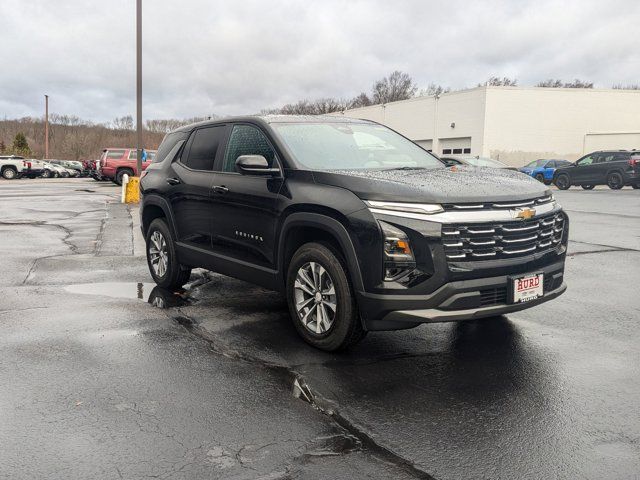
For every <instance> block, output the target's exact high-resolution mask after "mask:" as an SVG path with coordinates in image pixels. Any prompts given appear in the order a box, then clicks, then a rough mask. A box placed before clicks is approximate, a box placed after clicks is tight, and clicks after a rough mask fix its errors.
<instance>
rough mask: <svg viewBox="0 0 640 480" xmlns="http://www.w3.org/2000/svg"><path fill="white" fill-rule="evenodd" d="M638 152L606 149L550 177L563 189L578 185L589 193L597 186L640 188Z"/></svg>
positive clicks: (559, 170)
mask: <svg viewBox="0 0 640 480" xmlns="http://www.w3.org/2000/svg"><path fill="white" fill-rule="evenodd" d="M638 155H640V152H638V151H636V150H630V151H629V150H606V151H599V152H593V153H590V154H588V155H585V156H584V157H582V158H580V159H579V160H577V161H576V162H575V163H572V164H571V165H568V166H566V167H561V168H558V169H557V170H556V171H555V172H554V174H553V183H554V184H555V185H556V186H557V187H558V188H559V189H560V190H566V189H568V188H569V187H571V186H572V185H580V186H581V187H582V188H584V189H585V190H591V189H592V188H593V187H595V186H596V185H608V186H609V188H611V189H613V190H619V189H621V188H622V187H624V186H625V185H631V186H632V187H633V188H640V161H639V160H638Z"/></svg>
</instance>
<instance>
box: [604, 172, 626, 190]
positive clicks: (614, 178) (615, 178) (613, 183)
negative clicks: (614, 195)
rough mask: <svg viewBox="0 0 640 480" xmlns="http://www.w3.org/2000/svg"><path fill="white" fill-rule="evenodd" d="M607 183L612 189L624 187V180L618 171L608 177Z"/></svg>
mask: <svg viewBox="0 0 640 480" xmlns="http://www.w3.org/2000/svg"><path fill="white" fill-rule="evenodd" d="M607 185H609V188H610V189H611V190H620V189H621V188H622V187H624V180H623V179H622V175H620V174H619V173H618V172H612V173H610V174H609V176H608V177H607Z"/></svg>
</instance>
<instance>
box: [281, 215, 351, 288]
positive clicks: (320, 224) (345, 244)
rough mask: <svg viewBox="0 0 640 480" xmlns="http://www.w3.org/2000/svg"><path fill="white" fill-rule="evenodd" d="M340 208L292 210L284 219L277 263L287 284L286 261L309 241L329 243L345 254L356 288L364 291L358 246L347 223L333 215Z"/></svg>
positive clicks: (282, 282) (283, 283) (348, 269)
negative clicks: (331, 209)
mask: <svg viewBox="0 0 640 480" xmlns="http://www.w3.org/2000/svg"><path fill="white" fill-rule="evenodd" d="M335 214H337V215H340V214H339V213H338V212H308V211H296V212H292V213H290V214H289V215H287V217H286V218H285V219H284V221H283V222H282V227H281V229H280V236H279V239H278V250H277V252H278V255H277V265H278V271H279V273H280V277H281V278H280V283H281V285H283V287H284V285H285V283H286V277H287V265H288V264H289V261H290V260H291V258H292V257H293V254H294V253H295V252H296V250H297V249H298V248H299V247H301V246H302V245H304V244H305V243H309V242H312V241H313V242H322V243H329V244H330V245H332V246H333V247H334V248H336V249H338V252H339V253H340V254H341V255H342V257H343V259H344V261H345V263H346V267H347V273H348V274H349V278H350V279H351V283H352V285H353V287H354V289H355V290H356V291H363V290H364V287H363V285H364V284H363V281H362V273H361V271H360V266H359V263H358V257H357V254H356V249H355V247H354V245H353V242H352V240H351V237H350V236H349V233H348V231H347V229H346V227H345V226H344V225H343V224H342V222H340V221H339V220H337V219H336V218H334V215H335Z"/></svg>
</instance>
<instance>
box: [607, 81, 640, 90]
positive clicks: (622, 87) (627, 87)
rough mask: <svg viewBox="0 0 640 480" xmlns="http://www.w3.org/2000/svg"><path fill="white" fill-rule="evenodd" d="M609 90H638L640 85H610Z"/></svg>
mask: <svg viewBox="0 0 640 480" xmlns="http://www.w3.org/2000/svg"><path fill="white" fill-rule="evenodd" d="M611 88H613V89H615V90H640V83H631V84H628V85H623V84H621V83H617V84H616V85H612V86H611Z"/></svg>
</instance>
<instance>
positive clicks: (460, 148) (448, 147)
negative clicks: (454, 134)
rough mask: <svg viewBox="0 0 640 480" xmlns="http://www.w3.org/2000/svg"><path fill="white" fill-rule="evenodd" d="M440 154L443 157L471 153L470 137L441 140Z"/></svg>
mask: <svg viewBox="0 0 640 480" xmlns="http://www.w3.org/2000/svg"><path fill="white" fill-rule="evenodd" d="M440 152H441V153H442V154H443V155H452V154H453V155H460V154H463V153H471V137H458V138H441V139H440Z"/></svg>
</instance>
